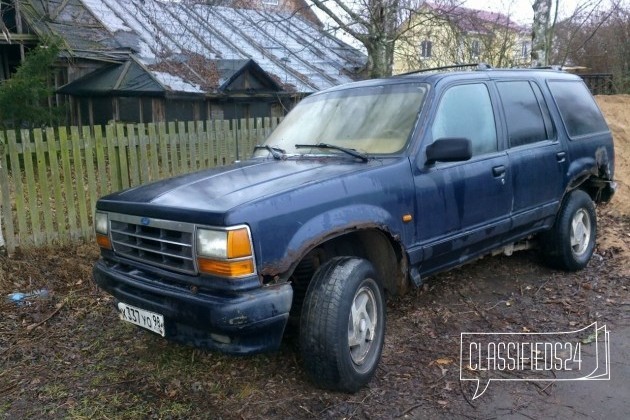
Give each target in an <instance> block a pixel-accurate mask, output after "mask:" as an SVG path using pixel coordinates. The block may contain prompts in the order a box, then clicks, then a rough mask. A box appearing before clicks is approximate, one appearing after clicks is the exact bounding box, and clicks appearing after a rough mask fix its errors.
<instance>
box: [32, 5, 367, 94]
mask: <svg viewBox="0 0 630 420" xmlns="http://www.w3.org/2000/svg"><path fill="white" fill-rule="evenodd" d="M28 3H29V6H28V13H26V17H27V19H28V20H29V23H31V26H33V28H34V30H35V31H36V32H37V33H38V34H40V35H41V34H42V33H51V32H52V33H54V34H57V35H59V36H60V37H61V38H63V39H64V40H65V42H66V43H67V45H68V48H69V52H70V53H71V54H72V55H74V56H78V57H85V58H94V59H103V60H116V59H118V60H119V61H122V59H123V57H125V55H126V57H125V59H126V58H128V56H129V51H131V52H133V54H134V56H135V58H136V59H137V60H138V62H139V63H141V64H142V65H143V66H144V68H145V69H147V70H148V71H150V72H152V73H153V77H155V79H157V80H158V81H159V82H160V83H161V84H162V85H164V86H165V87H166V88H167V89H169V90H171V91H173V92H186V93H199V92H200V91H201V92H212V91H213V89H216V88H218V87H219V86H220V85H221V84H222V83H224V81H225V77H226V76H225V75H221V74H219V75H218V80H216V81H213V80H208V79H212V75H211V74H202V73H209V72H207V71H205V72H204V71H203V68H204V63H206V62H212V63H214V67H215V68H216V69H223V68H226V66H228V67H229V66H232V67H233V66H234V64H235V63H240V64H244V63H245V62H247V61H248V60H253V61H254V62H255V64H257V65H258V66H260V68H261V69H262V70H263V71H264V72H265V73H267V74H268V75H269V76H270V77H271V78H272V79H273V80H274V81H275V82H276V83H278V84H279V85H280V86H281V87H282V88H283V90H285V91H292V92H298V93H310V92H314V91H317V90H321V89H325V88H328V87H332V86H336V85H339V84H342V83H347V82H351V81H352V80H353V79H352V77H351V76H352V75H353V74H355V73H356V72H357V71H358V70H359V69H361V68H363V66H364V65H365V62H366V57H365V55H364V54H363V53H361V52H360V51H358V50H357V49H355V48H353V47H351V46H349V45H348V44H345V43H344V42H342V41H340V40H339V39H337V38H335V37H333V36H332V35H330V34H328V33H326V32H325V31H323V30H322V29H321V28H320V27H319V26H317V25H315V24H314V23H313V22H311V21H309V20H307V19H305V18H303V17H301V16H300V15H299V14H296V13H290V12H286V11H281V10H280V9H278V10H274V11H271V10H269V9H268V8H263V9H259V10H256V9H241V8H231V7H219V6H211V5H207V4H191V2H173V1H159V0H50V1H44V0H30V1H29V2H28ZM46 5H47V6H46ZM51 11H55V14H54V15H53V14H52V13H51ZM43 17H45V18H43ZM29 18H30V19H29ZM222 63H223V64H222ZM237 67H240V66H237ZM223 73H225V71H224V72H223ZM222 76H223V77H222ZM215 78H216V77H215ZM221 79H223V80H221Z"/></svg>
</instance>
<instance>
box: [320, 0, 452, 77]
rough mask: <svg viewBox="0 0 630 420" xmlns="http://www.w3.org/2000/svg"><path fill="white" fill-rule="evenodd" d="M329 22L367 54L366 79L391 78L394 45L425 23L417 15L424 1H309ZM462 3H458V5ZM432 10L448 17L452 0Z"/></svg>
mask: <svg viewBox="0 0 630 420" xmlns="http://www.w3.org/2000/svg"><path fill="white" fill-rule="evenodd" d="M311 2H312V3H313V4H314V5H315V6H316V7H317V8H318V9H320V10H321V11H322V12H323V13H324V14H325V15H326V16H328V18H330V20H331V21H332V22H334V25H333V28H332V29H340V30H342V31H344V32H346V33H347V34H348V35H350V36H351V37H353V38H355V39H356V40H357V41H359V42H360V43H361V44H362V45H363V46H364V47H365V49H366V51H367V53H368V62H367V76H368V77H370V78H376V77H384V76H390V75H391V74H392V68H393V67H392V66H393V61H394V49H395V44H396V41H397V40H399V39H401V38H402V37H404V36H405V34H407V33H409V32H410V31H411V30H413V29H414V28H415V27H417V26H418V25H423V24H426V23H427V22H426V20H424V19H412V17H414V16H418V15H420V11H421V8H422V6H423V5H424V4H425V1H424V0H311ZM460 3H461V2H460ZM432 4H433V5H434V6H436V5H437V6H442V7H441V9H440V10H442V12H443V13H447V12H448V9H449V8H452V7H454V6H455V5H456V4H457V2H456V1H454V0H437V1H434V2H432Z"/></svg>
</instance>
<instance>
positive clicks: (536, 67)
mask: <svg viewBox="0 0 630 420" xmlns="http://www.w3.org/2000/svg"><path fill="white" fill-rule="evenodd" d="M530 69H536V70H555V71H562V66H561V65H559V64H551V65H549V66H534V67H530Z"/></svg>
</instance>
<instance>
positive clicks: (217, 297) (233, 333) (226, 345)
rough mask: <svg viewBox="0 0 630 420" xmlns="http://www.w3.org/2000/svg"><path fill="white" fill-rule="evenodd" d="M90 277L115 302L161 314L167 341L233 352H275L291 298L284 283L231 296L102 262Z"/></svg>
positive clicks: (290, 291)
mask: <svg viewBox="0 0 630 420" xmlns="http://www.w3.org/2000/svg"><path fill="white" fill-rule="evenodd" d="M93 273H94V280H95V281H96V283H97V284H98V285H99V286H100V287H101V288H102V289H103V290H105V291H106V292H108V293H110V294H111V295H113V296H114V297H115V298H116V299H118V300H119V301H121V302H124V303H127V304H129V305H132V306H135V307H138V308H142V309H146V310H149V311H152V312H156V313H159V314H162V315H163V316H164V327H165V336H166V337H167V338H169V339H172V340H175V341H178V342H182V343H186V344H192V345H195V346H199V347H207V348H211V349H215V350H219V351H222V352H225V353H231V354H251V353H260V352H265V351H271V350H275V349H277V348H278V347H279V345H280V342H281V340H282V334H283V332H284V327H285V325H286V323H287V320H288V318H289V310H290V309H291V301H292V299H293V289H292V287H291V285H289V284H286V283H285V284H277V285H270V286H263V287H259V288H255V289H253V290H248V291H239V292H234V293H215V292H212V293H210V292H206V291H198V292H197V293H193V292H191V291H190V290H188V289H185V288H182V287H177V286H171V285H168V284H165V283H162V282H158V281H155V280H152V279H151V278H149V277H146V276H143V273H142V272H141V271H139V270H129V269H126V268H124V267H123V266H121V265H120V264H116V263H109V262H107V263H106V262H105V261H104V260H102V259H101V260H99V261H98V262H97V263H96V265H95V266H94V271H93Z"/></svg>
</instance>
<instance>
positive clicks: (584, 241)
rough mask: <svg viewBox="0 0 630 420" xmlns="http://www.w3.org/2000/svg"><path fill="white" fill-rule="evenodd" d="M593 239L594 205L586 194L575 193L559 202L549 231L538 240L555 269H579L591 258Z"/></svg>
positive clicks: (594, 224) (593, 245)
mask: <svg viewBox="0 0 630 420" xmlns="http://www.w3.org/2000/svg"><path fill="white" fill-rule="evenodd" d="M596 236H597V216H596V213H595V204H593V200H591V197H590V196H589V195H588V194H587V193H586V192H584V191H582V190H574V191H572V192H571V193H570V194H569V195H568V196H567V197H566V199H565V200H564V202H563V203H562V206H561V207H560V212H559V213H558V216H557V218H556V222H555V224H554V225H553V227H552V228H551V230H550V231H548V232H545V233H543V234H542V235H541V237H540V239H541V245H542V249H543V253H544V257H545V260H546V261H547V263H548V264H549V265H551V266H552V267H555V268H561V269H564V270H569V271H576V270H581V269H582V268H584V267H586V265H587V264H588V262H589V260H590V259H591V256H592V255H593V252H594V250H595V237H596Z"/></svg>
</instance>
